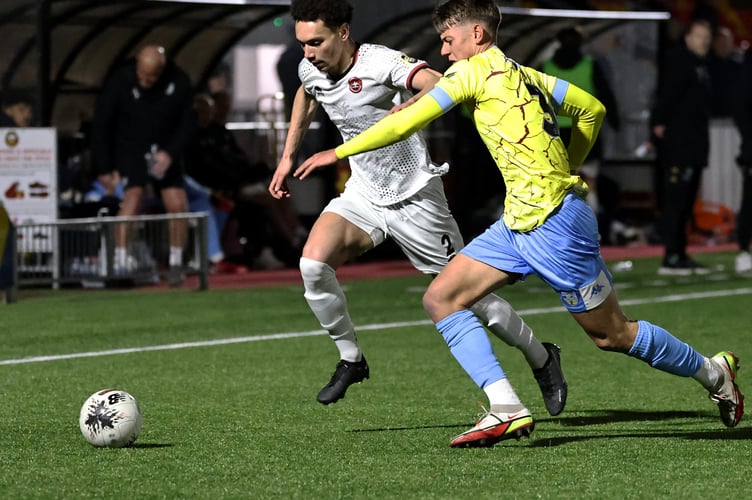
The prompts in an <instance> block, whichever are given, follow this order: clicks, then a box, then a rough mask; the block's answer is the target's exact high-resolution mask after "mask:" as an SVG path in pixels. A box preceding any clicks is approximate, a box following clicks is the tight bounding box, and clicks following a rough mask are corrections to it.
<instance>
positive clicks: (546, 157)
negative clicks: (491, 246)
mask: <svg viewBox="0 0 752 500" xmlns="http://www.w3.org/2000/svg"><path fill="white" fill-rule="evenodd" d="M459 103H465V104H466V105H467V106H468V108H469V109H470V110H471V113H472V118H473V121H474V123H475V127H476V128H477V130H478V133H479V134H480V136H481V138H482V139H483V142H484V143H485V144H486V147H487V148H488V150H489V152H490V153H491V155H492V157H493V159H494V161H495V162H496V165H497V166H498V168H499V170H500V171H501V174H502V176H503V178H504V182H505V183H506V199H505V204H504V223H505V224H506V225H507V226H508V227H509V228H510V229H514V230H518V231H529V230H532V229H535V228H536V227H538V226H540V225H541V224H542V223H543V222H544V221H545V220H546V218H547V217H548V216H549V215H550V214H551V213H552V212H553V211H554V210H555V209H556V208H557V207H558V206H559V204H561V202H562V200H563V199H564V197H565V196H566V194H567V193H568V192H569V191H570V190H576V191H579V192H580V193H581V194H582V195H584V193H586V191H587V187H586V185H585V183H584V181H583V180H582V179H581V178H580V177H579V176H578V175H576V173H575V170H576V168H577V167H579V166H580V165H581V164H582V161H584V159H585V157H586V156H587V153H588V152H589V151H590V148H591V147H592V145H593V142H594V141H595V138H596V136H597V134H598V130H599V129H600V124H601V123H602V121H603V117H604V116H605V108H604V107H603V105H602V104H601V103H600V102H599V101H598V100H597V99H596V98H595V97H593V96H592V95H590V94H588V93H587V92H585V91H583V90H581V89H579V88H577V87H576V86H574V85H571V84H569V83H568V82H566V81H564V80H560V79H557V78H555V77H553V76H549V75H546V74H543V73H540V72H539V71H536V70H534V69H532V68H528V67H525V66H522V65H520V64H518V63H516V62H515V61H513V60H512V59H510V58H508V57H506V56H505V55H504V53H503V52H502V51H501V50H500V49H499V48H498V47H492V48H490V49H488V50H486V51H484V52H482V53H480V54H477V55H475V56H473V57H471V58H469V59H464V60H461V61H457V62H456V63H454V64H453V65H452V66H451V67H450V68H449V69H448V70H447V71H446V73H444V76H443V77H442V78H441V79H440V80H439V82H438V83H437V84H436V86H435V87H434V89H433V90H431V92H429V93H428V94H427V95H426V96H424V97H422V98H421V99H419V100H418V101H417V102H416V103H415V104H413V105H411V106H409V107H407V108H405V109H403V110H402V111H399V112H398V113H395V114H393V115H390V116H387V117H386V118H385V119H383V120H381V121H380V122H379V123H378V124H377V125H375V126H373V127H371V128H370V129H369V130H367V131H366V132H364V133H363V134H361V135H360V136H358V137H356V138H354V139H352V140H351V141H348V142H346V143H345V144H343V145H341V146H339V147H338V148H337V149H336V152H337V156H338V157H340V158H342V157H344V156H349V155H351V154H355V153H356V152H359V151H362V150H369V149H373V148H376V147H381V146H382V145H385V144H389V143H391V142H390V141H393V140H400V139H402V138H404V137H408V136H409V135H410V134H411V133H413V132H415V131H416V130H419V129H421V128H423V127H425V126H426V125H427V124H428V123H429V122H431V121H432V120H434V119H435V118H437V117H438V116H441V115H442V114H444V113H446V112H447V111H449V110H450V109H451V108H452V107H454V106H455V105H457V104H459ZM557 113H559V114H562V115H565V116H570V117H572V118H573V129H572V139H571V142H570V144H569V147H568V148H566V147H565V146H564V143H563V142H562V140H561V138H560V137H559V129H558V126H557V124H556V114H557ZM364 148H365V149H364Z"/></svg>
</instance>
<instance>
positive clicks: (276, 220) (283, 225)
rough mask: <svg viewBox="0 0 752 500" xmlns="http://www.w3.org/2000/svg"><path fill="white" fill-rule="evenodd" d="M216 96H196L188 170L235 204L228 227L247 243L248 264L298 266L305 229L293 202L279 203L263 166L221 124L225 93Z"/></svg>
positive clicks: (226, 99)
mask: <svg viewBox="0 0 752 500" xmlns="http://www.w3.org/2000/svg"><path fill="white" fill-rule="evenodd" d="M215 97H216V100H215V99H214V98H213V97H209V96H207V95H197V96H195V98H194V109H195V110H196V112H197V114H198V117H199V132H198V133H197V136H196V139H195V140H194V141H193V142H192V144H191V146H190V147H189V153H188V154H187V155H186V158H187V163H186V168H187V172H188V174H189V175H190V176H191V177H193V178H194V179H195V180H196V181H197V182H199V183H200V184H201V185H202V186H205V187H206V188H208V189H209V190H210V191H211V192H212V195H213V196H214V197H215V198H217V199H221V198H222V197H225V198H227V199H229V200H230V201H231V202H232V203H233V205H234V208H233V211H232V216H231V217H232V218H233V219H234V220H233V221H231V223H230V224H229V225H228V226H229V228H237V229H236V231H237V232H238V233H239V239H243V240H244V241H247V242H248V243H249V244H250V245H249V246H250V255H248V256H247V257H248V258H249V260H250V262H249V263H250V264H251V265H253V266H254V267H263V268H270V267H271V268H275V267H281V265H287V266H297V261H298V258H299V257H300V250H301V248H302V244H303V242H304V241H305V236H306V234H307V231H306V230H305V228H304V227H303V226H302V224H301V223H300V221H299V220H298V217H297V213H296V212H295V210H294V207H293V205H292V203H291V202H289V201H288V202H287V203H279V202H278V201H277V200H275V199H274V198H272V197H271V195H270V194H269V192H268V191H267V190H266V185H267V183H268V179H269V178H270V176H271V172H270V170H269V168H268V167H267V166H266V164H264V163H262V162H256V163H253V162H251V161H250V160H249V158H248V156H247V155H246V154H245V152H244V151H243V149H242V148H241V147H240V146H239V145H238V143H237V142H236V140H235V138H234V136H233V135H232V132H231V131H229V130H228V129H227V128H226V127H225V122H226V119H227V115H228V113H229V108H230V99H229V94H227V93H225V92H220V93H216V94H215ZM272 249H273V252H272ZM226 253H228V254H232V253H233V252H226ZM244 253H245V252H244ZM245 257H246V256H244V257H243V258H245ZM279 259H282V262H280V260H279Z"/></svg>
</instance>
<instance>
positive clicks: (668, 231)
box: [662, 166, 703, 257]
mask: <svg viewBox="0 0 752 500" xmlns="http://www.w3.org/2000/svg"><path fill="white" fill-rule="evenodd" d="M702 170H703V167H687V166H673V167H667V168H666V169H665V171H664V176H663V181H664V183H663V224H662V227H663V244H664V245H665V246H666V250H665V255H666V256H667V257H668V256H670V255H686V248H687V223H688V222H689V221H690V220H691V218H692V209H693V207H694V204H695V201H696V199H697V191H698V188H699V186H700V179H702Z"/></svg>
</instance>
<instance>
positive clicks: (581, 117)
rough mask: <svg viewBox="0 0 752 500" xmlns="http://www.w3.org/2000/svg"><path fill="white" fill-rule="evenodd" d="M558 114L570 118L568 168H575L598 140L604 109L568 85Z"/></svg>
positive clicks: (592, 97) (573, 86)
mask: <svg viewBox="0 0 752 500" xmlns="http://www.w3.org/2000/svg"><path fill="white" fill-rule="evenodd" d="M559 113H560V114H562V115H565V116H569V117H571V118H572V138H571V139H570V142H569V147H568V148H567V153H568V154H569V164H570V166H571V167H572V168H577V167H579V166H580V165H582V163H583V162H584V161H585V158H586V157H587V155H588V153H589V152H590V149H591V148H592V147H593V144H594V143H595V140H596V139H597V138H598V132H599V131H600V129H601V124H602V123H603V118H604V117H605V116H606V108H605V107H604V106H603V104H601V102H600V101H599V100H598V99H596V98H595V97H594V96H592V95H591V94H589V93H587V92H585V91H584V90H582V89H581V88H579V87H577V86H575V85H572V84H571V83H570V84H569V87H568V88H567V93H566V94H565V96H564V101H563V102H562V103H561V107H560V108H559Z"/></svg>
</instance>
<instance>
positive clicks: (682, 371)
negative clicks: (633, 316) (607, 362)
mask: <svg viewBox="0 0 752 500" xmlns="http://www.w3.org/2000/svg"><path fill="white" fill-rule="evenodd" d="M637 324H638V325H639V328H638V330H637V338H636V339H635V342H634V345H632V348H631V349H630V350H629V352H628V353H627V354H629V355H630V356H632V357H634V358H638V359H641V360H643V361H645V362H646V363H648V364H649V365H650V366H652V367H654V368H658V369H659V370H663V371H664V372H668V373H673V374H674V375H680V376H682V377H691V376H692V375H694V374H695V373H697V370H699V369H700V367H701V366H702V363H703V356H702V355H701V354H700V353H698V352H697V351H695V350H694V349H693V348H692V347H690V346H689V345H687V344H685V343H684V342H682V341H681V340H679V339H677V338H676V337H674V336H673V335H671V334H670V333H668V332H667V331H666V330H664V329H663V328H661V327H660V326H657V325H654V324H652V323H648V322H647V321H638V322H637Z"/></svg>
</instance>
